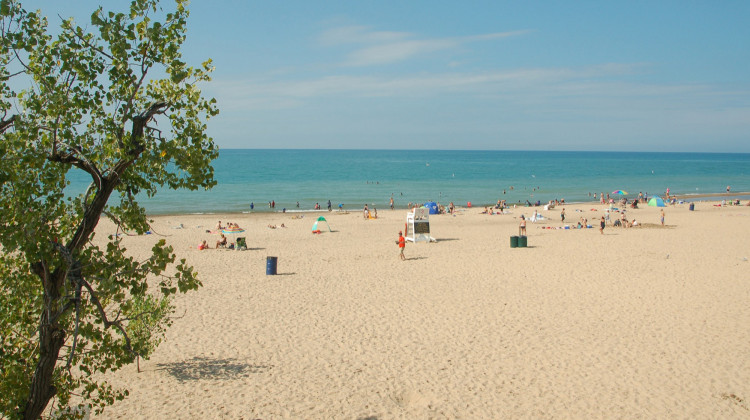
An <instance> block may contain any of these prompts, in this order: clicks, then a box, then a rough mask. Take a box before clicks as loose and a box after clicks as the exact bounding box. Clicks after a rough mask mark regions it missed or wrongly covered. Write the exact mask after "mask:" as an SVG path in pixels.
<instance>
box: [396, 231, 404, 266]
mask: <svg viewBox="0 0 750 420" xmlns="http://www.w3.org/2000/svg"><path fill="white" fill-rule="evenodd" d="M396 243H397V244H398V248H399V256H400V257H401V261H405V260H406V257H405V256H404V248H406V238H404V234H403V233H402V232H401V231H398V241H396Z"/></svg>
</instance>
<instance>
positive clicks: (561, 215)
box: [560, 207, 565, 223]
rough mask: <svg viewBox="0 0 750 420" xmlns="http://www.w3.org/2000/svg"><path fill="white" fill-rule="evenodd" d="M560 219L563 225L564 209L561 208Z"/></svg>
mask: <svg viewBox="0 0 750 420" xmlns="http://www.w3.org/2000/svg"><path fill="white" fill-rule="evenodd" d="M560 219H561V220H562V222H563V223H565V207H563V209H562V211H561V212H560Z"/></svg>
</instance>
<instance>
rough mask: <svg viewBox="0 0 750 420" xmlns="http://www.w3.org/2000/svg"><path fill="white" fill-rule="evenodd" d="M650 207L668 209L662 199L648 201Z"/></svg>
mask: <svg viewBox="0 0 750 420" xmlns="http://www.w3.org/2000/svg"><path fill="white" fill-rule="evenodd" d="M648 205H649V206H653V207H667V205H666V204H664V200H662V199H661V197H651V199H650V200H648Z"/></svg>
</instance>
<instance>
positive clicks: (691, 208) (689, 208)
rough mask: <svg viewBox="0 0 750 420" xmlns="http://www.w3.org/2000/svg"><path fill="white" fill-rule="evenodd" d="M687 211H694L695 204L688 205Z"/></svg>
mask: <svg viewBox="0 0 750 420" xmlns="http://www.w3.org/2000/svg"><path fill="white" fill-rule="evenodd" d="M688 210H690V211H693V210H695V203H690V206H689V207H688Z"/></svg>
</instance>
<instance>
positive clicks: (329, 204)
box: [328, 200, 331, 211]
mask: <svg viewBox="0 0 750 420" xmlns="http://www.w3.org/2000/svg"><path fill="white" fill-rule="evenodd" d="M328 211H331V200H328Z"/></svg>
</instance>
